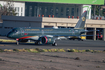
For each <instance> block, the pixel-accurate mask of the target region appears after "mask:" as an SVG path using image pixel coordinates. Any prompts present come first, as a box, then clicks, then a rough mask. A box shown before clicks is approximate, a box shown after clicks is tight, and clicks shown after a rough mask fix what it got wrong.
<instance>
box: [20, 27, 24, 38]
mask: <svg viewBox="0 0 105 70" xmlns="http://www.w3.org/2000/svg"><path fill="white" fill-rule="evenodd" d="M20 30H21V36H23V35H24V30H23V29H22V28H21V29H20Z"/></svg>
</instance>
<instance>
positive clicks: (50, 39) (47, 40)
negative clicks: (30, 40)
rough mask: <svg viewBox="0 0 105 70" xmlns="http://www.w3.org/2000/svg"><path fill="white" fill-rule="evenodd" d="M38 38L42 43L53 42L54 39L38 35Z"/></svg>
mask: <svg viewBox="0 0 105 70" xmlns="http://www.w3.org/2000/svg"><path fill="white" fill-rule="evenodd" d="M39 40H40V41H41V43H42V44H53V42H54V39H53V38H52V37H46V36H44V37H40V38H39Z"/></svg>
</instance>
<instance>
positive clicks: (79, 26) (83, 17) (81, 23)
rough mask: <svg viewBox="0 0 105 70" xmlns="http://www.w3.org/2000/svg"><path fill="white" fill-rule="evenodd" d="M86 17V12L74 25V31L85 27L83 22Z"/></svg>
mask: <svg viewBox="0 0 105 70" xmlns="http://www.w3.org/2000/svg"><path fill="white" fill-rule="evenodd" d="M86 16H87V11H85V12H84V13H83V14H82V16H81V18H80V19H79V21H78V23H77V24H76V26H75V27H74V29H83V28H84V25H85V21H86Z"/></svg>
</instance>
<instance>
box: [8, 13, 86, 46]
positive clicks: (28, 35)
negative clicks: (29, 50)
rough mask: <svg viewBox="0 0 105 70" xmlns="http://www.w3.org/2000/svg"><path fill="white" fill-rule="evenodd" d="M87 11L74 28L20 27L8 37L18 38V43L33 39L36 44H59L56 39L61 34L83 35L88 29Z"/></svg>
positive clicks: (67, 35) (65, 35) (66, 35)
mask: <svg viewBox="0 0 105 70" xmlns="http://www.w3.org/2000/svg"><path fill="white" fill-rule="evenodd" d="M86 16H87V11H85V12H84V13H83V14H82V16H81V18H80V19H79V21H78V22H77V24H76V26H75V27H74V28H69V29H68V28H31V27H18V28H14V29H12V30H11V31H10V32H9V33H8V34H7V37H8V38H12V39H15V40H16V44H17V45H19V43H20V42H27V41H28V40H33V41H34V42H35V44H36V45H38V44H52V46H57V43H56V41H55V40H57V39H58V37H59V36H64V37H69V36H81V34H83V33H85V32H86V31H87V30H84V25H85V21H86Z"/></svg>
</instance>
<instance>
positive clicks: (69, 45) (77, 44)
mask: <svg viewBox="0 0 105 70" xmlns="http://www.w3.org/2000/svg"><path fill="white" fill-rule="evenodd" d="M0 39H8V38H6V37H0ZM56 42H57V43H58V46H52V45H35V44H34V43H20V45H16V43H6V42H0V49H23V48H29V49H31V48H42V49H52V48H53V49H54V48H56V49H57V48H64V49H78V50H86V49H91V50H105V42H104V41H92V40H85V41H78V40H59V41H56Z"/></svg>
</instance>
